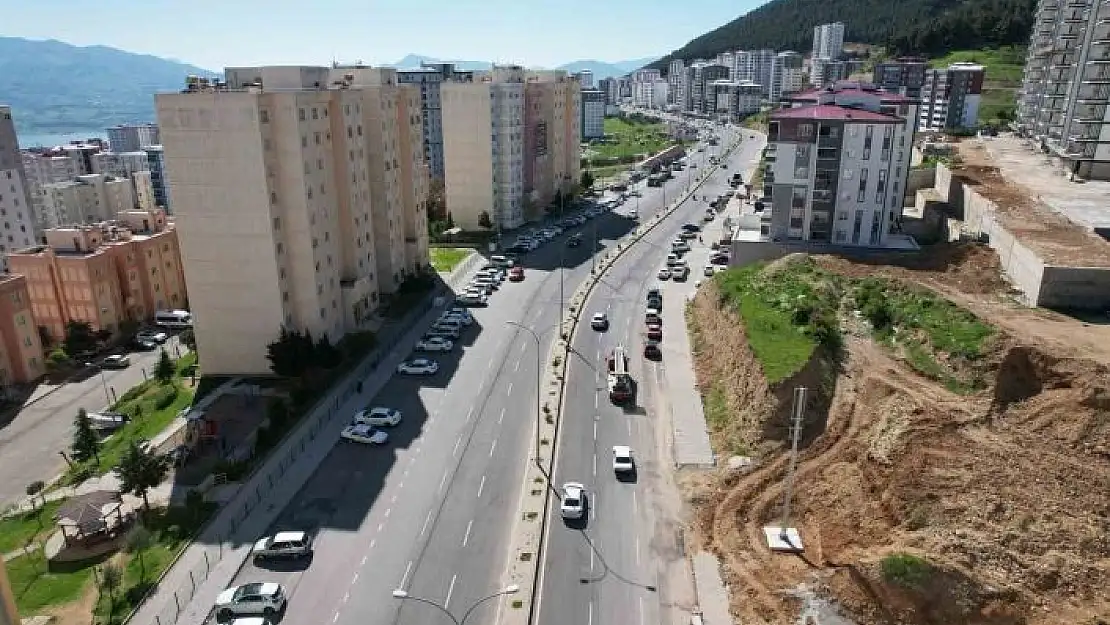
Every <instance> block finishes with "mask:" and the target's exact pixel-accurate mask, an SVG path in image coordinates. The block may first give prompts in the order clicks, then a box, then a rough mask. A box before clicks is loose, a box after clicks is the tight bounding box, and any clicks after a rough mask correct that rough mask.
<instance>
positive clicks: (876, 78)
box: [871, 56, 929, 98]
mask: <svg viewBox="0 0 1110 625" xmlns="http://www.w3.org/2000/svg"><path fill="white" fill-rule="evenodd" d="M928 68H929V64H928V62H927V61H926V60H925V59H923V58H921V57H912V56H908V57H900V58H897V59H894V60H892V61H880V62H879V63H876V64H875V69H874V70H873V72H872V74H871V82H873V83H874V84H875V86H876V87H879V88H880V89H883V90H884V91H890V92H891V93H900V94H902V95H904V96H906V97H908V98H920V97H921V88H922V87H923V86H924V85H925V71H926V70H927V69H928Z"/></svg>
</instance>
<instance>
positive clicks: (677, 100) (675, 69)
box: [667, 59, 686, 108]
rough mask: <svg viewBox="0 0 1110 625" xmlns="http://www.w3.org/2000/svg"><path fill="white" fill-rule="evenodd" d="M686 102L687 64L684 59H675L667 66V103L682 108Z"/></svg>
mask: <svg viewBox="0 0 1110 625" xmlns="http://www.w3.org/2000/svg"><path fill="white" fill-rule="evenodd" d="M685 102H686V64H685V63H684V62H683V61H682V59H674V60H673V61H671V62H670V64H669V65H668V66H667V104H675V105H678V106H679V107H680V108H683V105H684V104H685Z"/></svg>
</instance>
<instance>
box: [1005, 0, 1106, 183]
mask: <svg viewBox="0 0 1110 625" xmlns="http://www.w3.org/2000/svg"><path fill="white" fill-rule="evenodd" d="M1017 129H1018V132H1019V133H1020V134H1021V135H1022V136H1024V137H1026V138H1028V139H1029V140H1030V141H1032V142H1033V143H1035V144H1036V145H1037V147H1039V148H1040V149H1041V150H1043V151H1044V152H1047V153H1048V154H1051V155H1052V156H1053V157H1054V158H1055V159H1056V160H1057V161H1058V163H1059V164H1060V165H1061V166H1062V167H1063V168H1065V169H1066V170H1067V171H1068V172H1070V173H1071V174H1072V175H1075V176H1080V177H1082V178H1087V179H1092V180H1110V4H1108V3H1107V2H1105V1H1104V0H1072V1H1069V2H1061V1H1059V0H1040V1H1039V2H1038V3H1037V9H1036V15H1035V18H1034V25H1033V32H1032V33H1031V35H1030V42H1029V52H1028V56H1027V57H1026V61H1025V75H1024V76H1023V80H1022V88H1021V91H1020V95H1019V98H1018V111H1017Z"/></svg>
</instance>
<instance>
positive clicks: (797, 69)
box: [769, 51, 805, 102]
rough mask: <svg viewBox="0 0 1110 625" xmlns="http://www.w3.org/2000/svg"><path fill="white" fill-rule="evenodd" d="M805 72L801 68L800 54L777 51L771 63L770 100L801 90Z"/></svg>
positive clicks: (776, 99)
mask: <svg viewBox="0 0 1110 625" xmlns="http://www.w3.org/2000/svg"><path fill="white" fill-rule="evenodd" d="M804 82H805V72H804V70H803V69H802V55H801V54H798V53H797V52H793V51H786V52H779V53H778V54H776V55H775V59H774V62H773V63H772V65H771V89H770V93H769V97H770V100H771V102H778V101H779V99H780V98H782V97H783V96H784V95H789V94H791V93H797V92H799V91H801V90H802V85H803V84H804Z"/></svg>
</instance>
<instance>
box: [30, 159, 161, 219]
mask: <svg viewBox="0 0 1110 625" xmlns="http://www.w3.org/2000/svg"><path fill="white" fill-rule="evenodd" d="M148 173H149V172H148ZM42 207H43V213H44V218H43V221H44V223H46V224H49V225H50V227H63V226H69V225H73V224H83V223H96V222H100V221H105V220H109V219H112V218H113V217H114V216H115V215H116V214H118V213H120V212H121V211H129V210H132V209H134V208H135V189H134V186H133V183H132V181H131V180H130V179H128V178H117V177H115V176H110V175H105V174H84V175H81V176H78V177H77V178H76V179H75V180H70V181H66V182H55V183H50V184H46V185H43V186H42Z"/></svg>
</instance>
